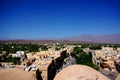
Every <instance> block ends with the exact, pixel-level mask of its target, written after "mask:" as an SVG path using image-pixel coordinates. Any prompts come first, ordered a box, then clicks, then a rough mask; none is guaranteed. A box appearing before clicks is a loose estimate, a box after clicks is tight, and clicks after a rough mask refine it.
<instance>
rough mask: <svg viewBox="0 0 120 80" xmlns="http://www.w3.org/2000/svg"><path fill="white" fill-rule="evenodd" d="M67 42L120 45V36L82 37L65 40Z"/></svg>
mask: <svg viewBox="0 0 120 80" xmlns="http://www.w3.org/2000/svg"><path fill="white" fill-rule="evenodd" d="M65 39H66V40H70V41H71V40H72V41H88V42H95V43H116V44H120V34H107V35H97V36H94V35H80V36H74V37H70V38H65Z"/></svg>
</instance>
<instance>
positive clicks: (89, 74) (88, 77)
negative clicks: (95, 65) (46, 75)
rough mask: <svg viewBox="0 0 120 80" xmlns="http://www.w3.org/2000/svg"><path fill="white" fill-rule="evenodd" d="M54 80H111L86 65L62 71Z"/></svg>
mask: <svg viewBox="0 0 120 80" xmlns="http://www.w3.org/2000/svg"><path fill="white" fill-rule="evenodd" d="M54 80H110V79H109V78H107V77H106V76H104V75H103V74H101V73H100V72H98V71H96V70H94V69H92V68H90V67H88V66H84V65H72V66H69V67H67V68H65V69H63V70H61V71H60V72H59V73H58V74H57V75H56V76H55V78H54Z"/></svg>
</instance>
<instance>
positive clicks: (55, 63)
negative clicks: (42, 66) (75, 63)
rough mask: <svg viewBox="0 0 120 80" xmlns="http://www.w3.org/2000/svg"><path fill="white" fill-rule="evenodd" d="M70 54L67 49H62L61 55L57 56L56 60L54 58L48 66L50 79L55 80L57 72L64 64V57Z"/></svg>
mask: <svg viewBox="0 0 120 80" xmlns="http://www.w3.org/2000/svg"><path fill="white" fill-rule="evenodd" d="M68 56H69V53H67V51H66V50H65V51H62V52H61V54H60V57H58V58H56V59H55V60H52V62H51V63H50V65H49V66H48V80H53V79H54V77H55V75H56V72H57V70H58V69H60V67H61V66H62V65H63V62H64V59H65V58H67V57H68Z"/></svg>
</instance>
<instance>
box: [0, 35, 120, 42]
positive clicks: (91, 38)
mask: <svg viewBox="0 0 120 80" xmlns="http://www.w3.org/2000/svg"><path fill="white" fill-rule="evenodd" d="M29 43H33V44H53V43H63V44H66V43H67V44H79V43H113V44H120V34H108V35H97V36H95V35H80V36H74V37H69V38H61V39H57V38H51V39H39V40H38V39H37V40H20V39H18V40H0V44H29Z"/></svg>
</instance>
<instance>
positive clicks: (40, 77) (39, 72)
mask: <svg viewBox="0 0 120 80" xmlns="http://www.w3.org/2000/svg"><path fill="white" fill-rule="evenodd" d="M41 74H42V71H40V70H39V69H37V71H36V80H43V79H42V76H41Z"/></svg>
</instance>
